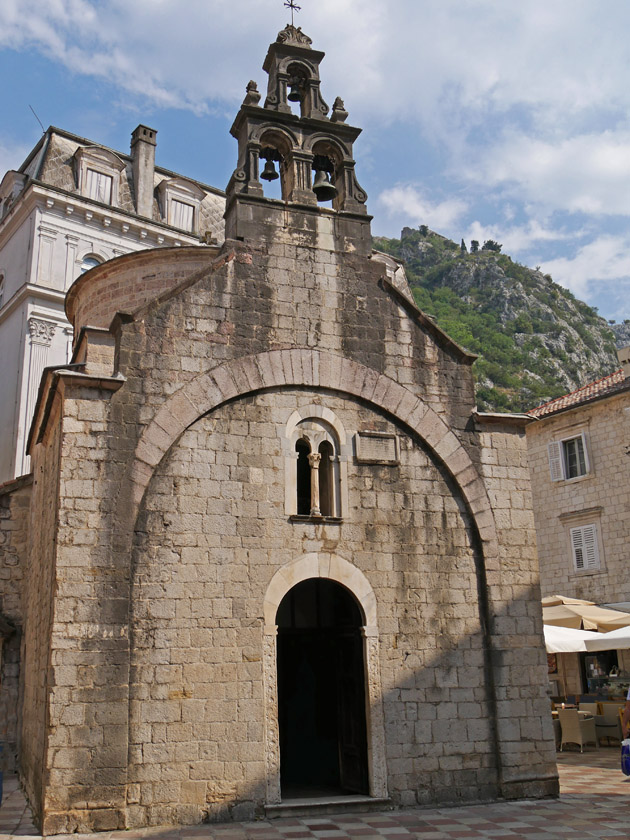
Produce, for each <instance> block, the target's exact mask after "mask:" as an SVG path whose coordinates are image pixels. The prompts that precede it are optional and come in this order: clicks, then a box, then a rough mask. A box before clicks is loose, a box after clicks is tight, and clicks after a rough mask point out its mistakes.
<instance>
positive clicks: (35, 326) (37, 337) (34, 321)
mask: <svg viewBox="0 0 630 840" xmlns="http://www.w3.org/2000/svg"><path fill="white" fill-rule="evenodd" d="M56 327H57V325H56V324H53V323H52V322H51V321H42V320H40V319H39V318H29V319H28V329H29V332H30V334H31V341H32V342H33V343H34V344H45V345H46V346H49V345H50V342H51V341H52V339H53V336H54V334H55V329H56Z"/></svg>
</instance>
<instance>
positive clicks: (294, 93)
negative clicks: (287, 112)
mask: <svg viewBox="0 0 630 840" xmlns="http://www.w3.org/2000/svg"><path fill="white" fill-rule="evenodd" d="M290 85H291V90H290V91H289V95H288V96H287V99H288V100H289V102H301V101H302V96H301V95H300V83H299V82H290Z"/></svg>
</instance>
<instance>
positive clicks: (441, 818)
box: [0, 748, 630, 840]
mask: <svg viewBox="0 0 630 840" xmlns="http://www.w3.org/2000/svg"><path fill="white" fill-rule="evenodd" d="M558 769H559V772H560V789H561V795H560V799H559V800H545V801H543V802H516V803H510V804H506V803H499V804H493V805H469V806H466V807H463V808H440V809H431V810H420V809H406V810H404V811H387V812H382V813H371V814H344V815H343V816H328V817H324V816H322V817H317V818H315V817H302V818H294V819H279V820H260V821H258V822H249V823H227V824H226V823H223V824H220V825H216V824H210V825H201V826H183V827H175V828H171V827H164V828H148V829H141V830H137V831H112V832H105V833H104V834H102V835H99V840H100V839H101V838H102V840H123V838H127V840H353V838H356V840H405V839H406V838H417V840H459V839H460V838H461V840H534V838H535V839H536V840H595V838H596V840H620V838H628V837H630V777H627V778H626V777H625V776H623V775H622V773H621V770H620V769H619V748H610V749H606V748H602V749H600V750H597V751H595V750H589V751H588V752H585V753H584V754H583V755H580V753H574V752H571V753H569V752H565V753H558ZM18 836H19V837H27V836H32V837H36V838H38V837H39V835H38V834H37V832H36V831H35V829H34V827H33V824H32V822H31V815H30V811H29V809H28V807H27V806H26V803H25V801H24V797H23V795H22V793H21V791H20V790H19V787H18V784H17V780H16V779H15V777H10V778H9V779H6V780H5V798H4V801H3V804H2V807H0V840H8V838H12V837H18ZM86 837H87V838H89V837H92V838H93V837H94V835H79V834H74V835H68V837H67V838H65V840H81V838H86ZM59 840H61V838H59Z"/></svg>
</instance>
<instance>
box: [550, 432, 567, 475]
mask: <svg viewBox="0 0 630 840" xmlns="http://www.w3.org/2000/svg"><path fill="white" fill-rule="evenodd" d="M547 455H548V456H549V472H550V473H551V480H552V481H562V479H563V478H564V465H563V460H562V443H561V442H560V441H557V440H554V441H552V442H551V443H548V444H547Z"/></svg>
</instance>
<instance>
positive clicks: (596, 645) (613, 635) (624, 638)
mask: <svg viewBox="0 0 630 840" xmlns="http://www.w3.org/2000/svg"><path fill="white" fill-rule="evenodd" d="M553 629H554V630H557V629H559V628H557V627H554V628H553ZM585 644H586V650H587V651H588V650H593V651H595V650H628V648H630V627H619V628H618V629H617V630H611V631H610V632H609V633H596V634H595V636H594V638H592V639H586V640H585Z"/></svg>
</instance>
